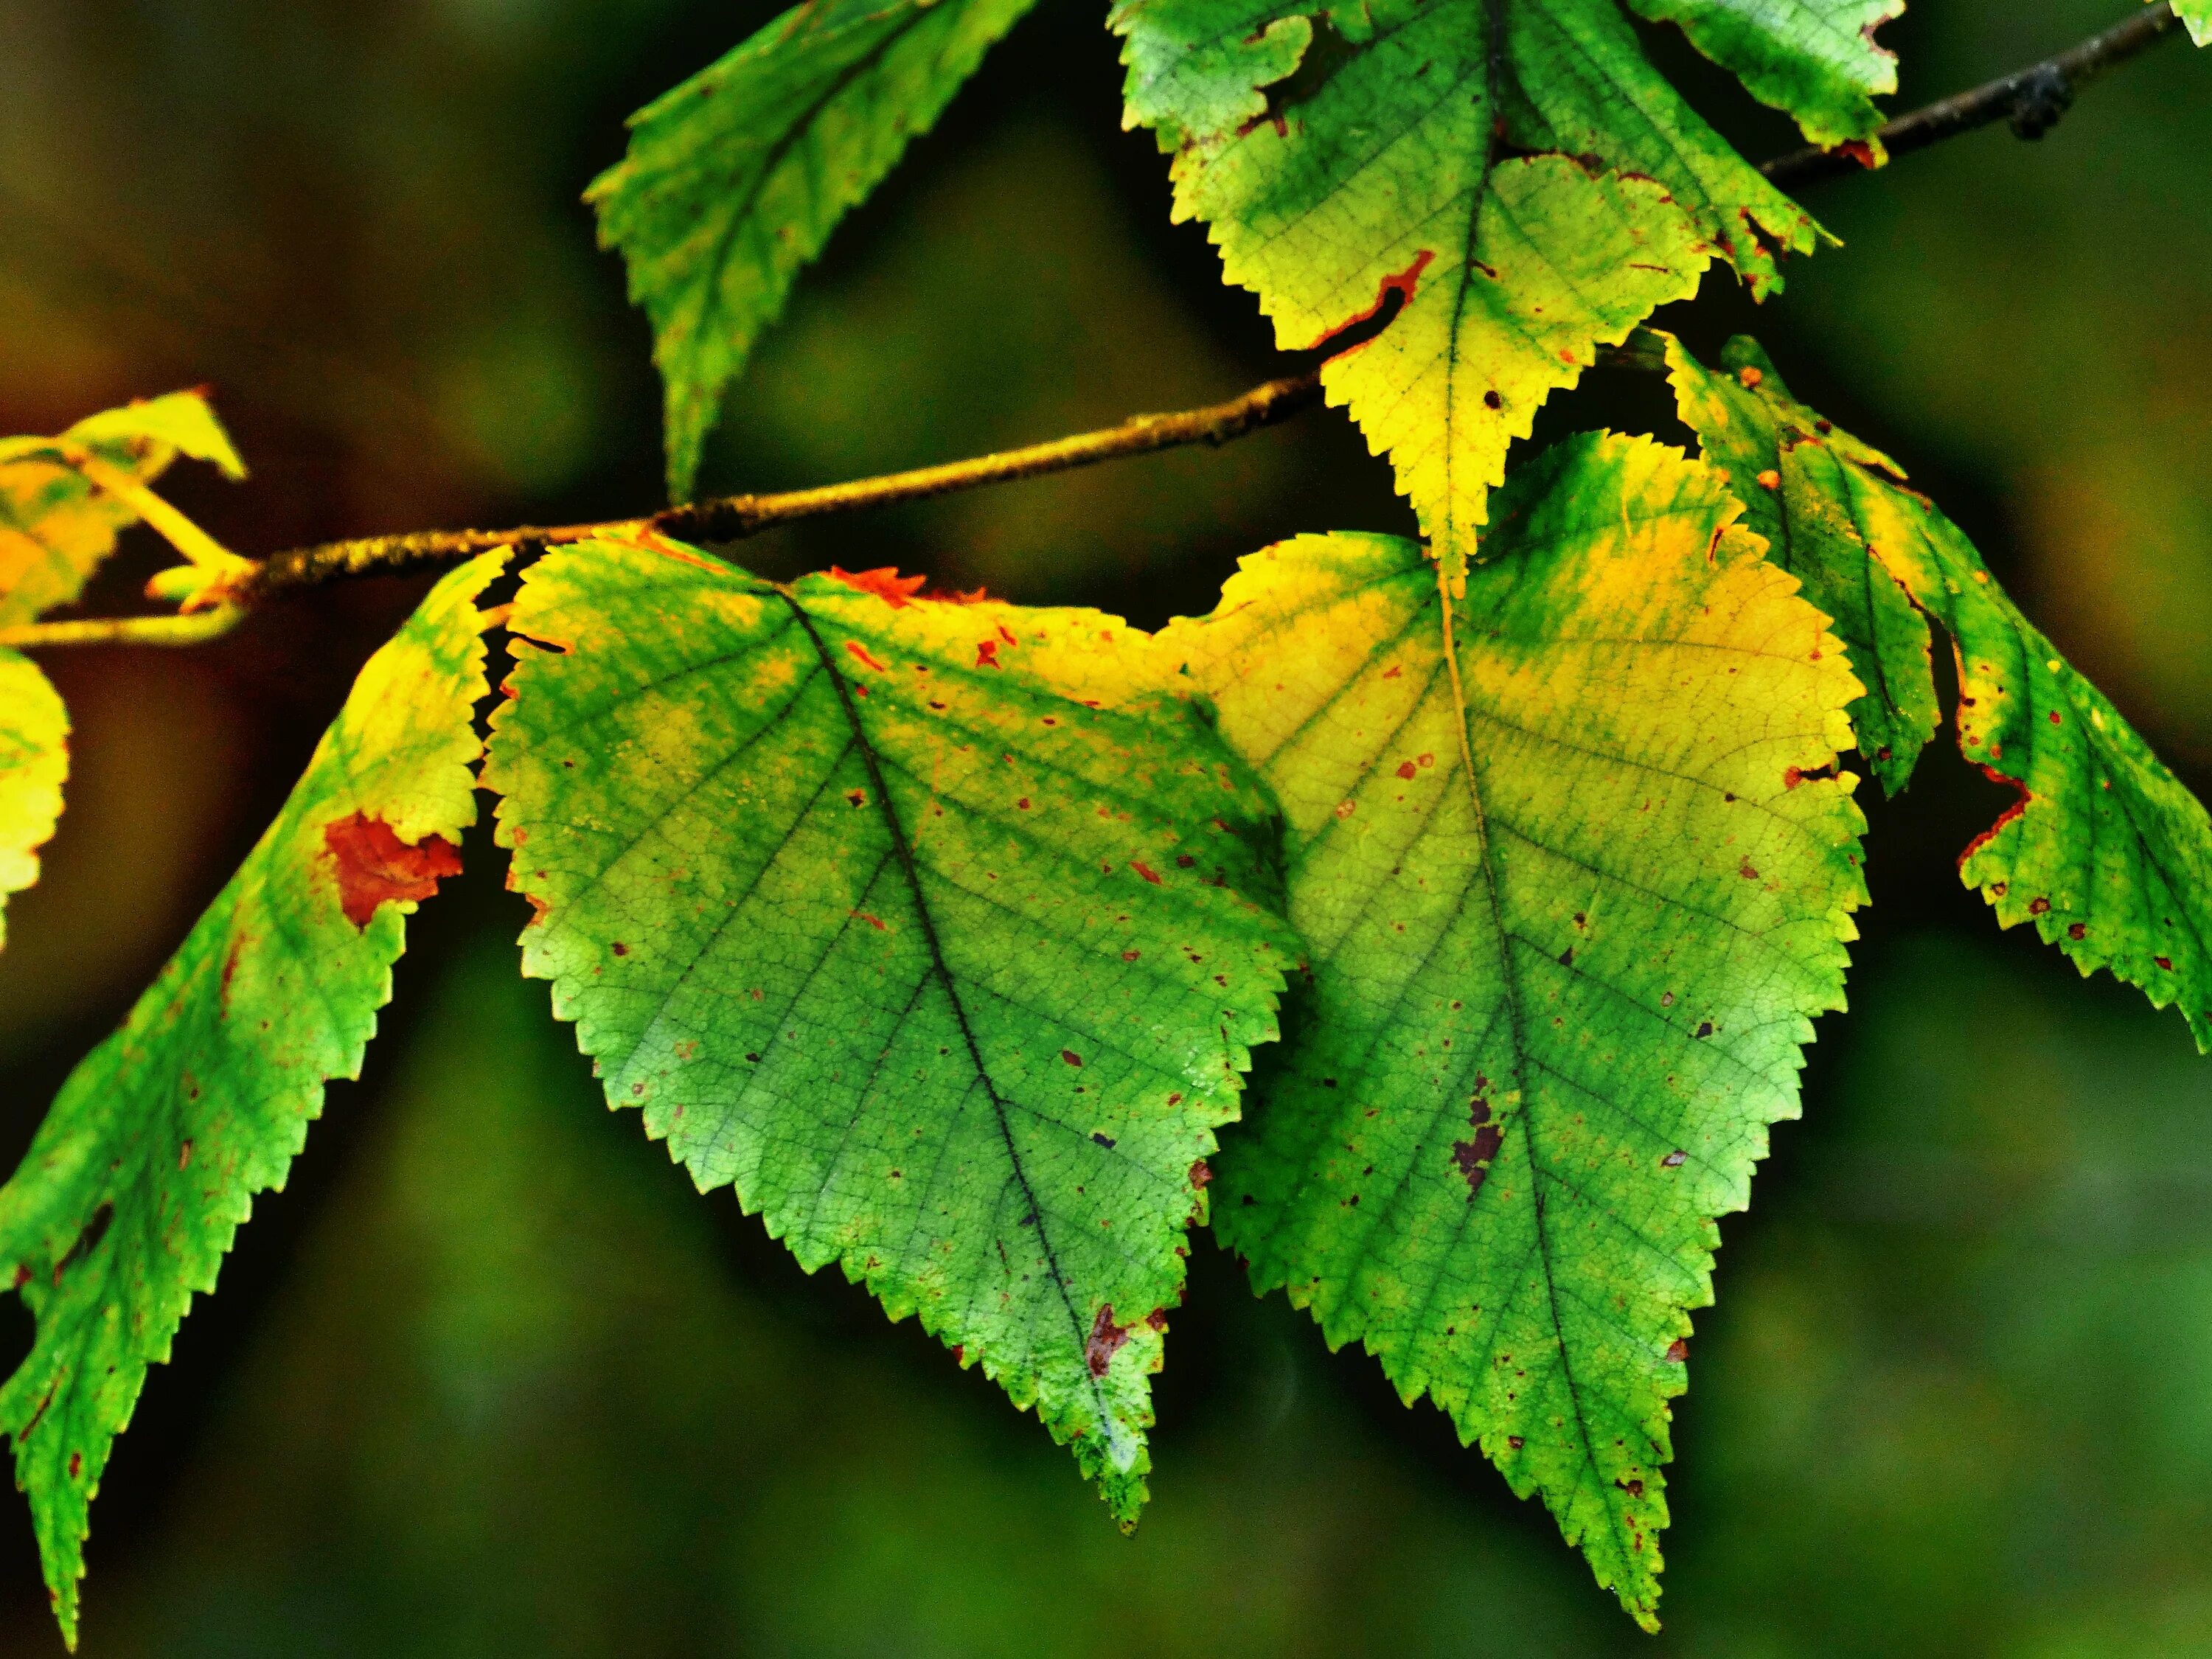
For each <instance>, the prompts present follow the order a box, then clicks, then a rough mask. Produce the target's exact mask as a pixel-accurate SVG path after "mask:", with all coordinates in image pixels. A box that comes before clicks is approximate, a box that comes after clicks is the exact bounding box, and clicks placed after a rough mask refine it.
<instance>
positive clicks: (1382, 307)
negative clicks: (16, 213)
mask: <svg viewBox="0 0 2212 1659" xmlns="http://www.w3.org/2000/svg"><path fill="white" fill-rule="evenodd" d="M1436 257H1437V254H1436V250H1435V249H1434V248H1426V247H1425V248H1423V249H1422V250H1421V251H1420V252H1419V253H1417V254H1415V255H1414V256H1413V263H1412V264H1409V265H1407V267H1406V268H1405V269H1404V270H1398V271H1393V272H1392V273H1391V274H1390V275H1389V276H1385V277H1383V280H1382V281H1381V282H1379V283H1376V285H1375V303H1374V304H1373V305H1371V306H1370V307H1367V309H1366V310H1364V311H1363V312H1360V313H1358V314H1356V315H1354V316H1351V317H1347V318H1346V319H1344V320H1343V321H1342V322H1340V323H1339V324H1338V325H1336V326H1335V327H1334V328H1332V329H1328V330H1327V331H1324V332H1323V333H1322V336H1321V337H1320V338H1319V339H1317V340H1316V341H1314V343H1312V344H1311V345H1310V346H1308V347H1307V348H1306V349H1307V350H1309V351H1324V350H1325V351H1326V352H1327V353H1328V356H1331V357H1341V356H1344V355H1345V354H1346V352H1351V351H1357V350H1358V349H1359V348H1360V347H1362V346H1364V345H1365V344H1366V343H1368V342H1369V341H1370V340H1372V339H1374V338H1375V337H1376V336H1377V335H1379V334H1380V333H1382V332H1383V330H1384V329H1386V328H1388V327H1389V326H1390V325H1391V324H1393V323H1395V322H1396V321H1397V320H1398V313H1400V312H1401V311H1403V310H1405V308H1406V307H1407V306H1409V305H1411V304H1412V303H1413V291H1414V289H1417V288H1419V286H1420V283H1421V273H1422V272H1423V271H1425V270H1427V269H1428V268H1429V266H1430V264H1431V263H1432V262H1433V261H1434V260H1435V258H1436Z"/></svg>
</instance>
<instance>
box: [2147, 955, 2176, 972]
mask: <svg viewBox="0 0 2212 1659" xmlns="http://www.w3.org/2000/svg"><path fill="white" fill-rule="evenodd" d="M2151 960H2152V961H2153V962H2154V963H2157V964H2158V965H2159V966H2160V967H2161V968H2163V969H2166V972H2167V973H2169V974H2170V973H2172V971H2173V958H2172V957H2152V958H2151Z"/></svg>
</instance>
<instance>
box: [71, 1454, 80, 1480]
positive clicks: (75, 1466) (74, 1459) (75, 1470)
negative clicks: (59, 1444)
mask: <svg viewBox="0 0 2212 1659" xmlns="http://www.w3.org/2000/svg"><path fill="white" fill-rule="evenodd" d="M69 1471H70V1472H69V1478H70V1480H76V1478H77V1476H79V1475H80V1474H83V1473H84V1454H83V1453H82V1452H74V1451H73V1452H71V1453H70V1461H69Z"/></svg>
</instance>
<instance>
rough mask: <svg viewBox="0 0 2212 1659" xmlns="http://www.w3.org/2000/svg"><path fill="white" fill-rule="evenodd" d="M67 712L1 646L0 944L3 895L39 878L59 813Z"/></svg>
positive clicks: (42, 680) (34, 669) (41, 677)
mask: <svg viewBox="0 0 2212 1659" xmlns="http://www.w3.org/2000/svg"><path fill="white" fill-rule="evenodd" d="M69 729H70V726H69V714H68V713H67V712H66V711H65V710H64V708H62V700H61V696H60V694H59V693H58V692H57V691H56V690H54V688H53V684H52V682H51V681H49V680H48V679H47V678H46V675H45V674H44V673H42V672H40V669H39V666H38V665H37V664H35V663H33V661H31V659H29V658H27V657H25V656H23V655H21V653H18V652H14V651H9V650H6V649H4V648H0V945H5V944H6V943H7V939H8V932H7V927H6V915H5V906H6V903H7V898H8V895H9V894H10V893H19V892H21V891H22V890H23V889H25V888H26V887H28V886H29V885H31V884H32V883H33V882H35V881H36V880H38V878H39V857H38V854H39V848H41V847H43V846H45V845H46V842H47V841H48V840H49V839H50V838H51V837H52V835H53V833H54V825H55V824H56V823H58V822H59V821H60V819H61V815H62V785H63V783H64V781H66V780H67V778H68V776H69Z"/></svg>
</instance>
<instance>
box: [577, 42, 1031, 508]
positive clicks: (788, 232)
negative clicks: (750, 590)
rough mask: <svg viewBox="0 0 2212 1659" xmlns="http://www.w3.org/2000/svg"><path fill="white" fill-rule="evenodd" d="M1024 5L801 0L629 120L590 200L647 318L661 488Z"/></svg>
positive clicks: (693, 452) (685, 493) (688, 471)
mask: <svg viewBox="0 0 2212 1659" xmlns="http://www.w3.org/2000/svg"><path fill="white" fill-rule="evenodd" d="M1032 3H1033V0H809V3H807V4H805V5H800V6H795V7H793V9H791V10H789V11H787V12H786V13H784V14H783V15H781V17H779V18H777V19H776V20H775V21H774V22H772V23H770V24H769V25H768V26H767V27H765V28H763V29H762V30H761V31H760V32H759V33H757V34H755V35H754V36H753V37H752V38H751V39H750V40H747V41H746V42H745V43H744V45H743V46H739V47H738V48H737V49H736V50H735V51H734V52H731V53H730V54H729V55H728V56H727V57H726V58H722V59H721V60H720V62H718V63H716V64H713V65H711V66H710V67H708V68H707V69H704V70H701V71H700V72H699V73H698V74H697V75H695V76H692V77H691V78H690V80H689V81H686V82H684V83H683V84H682V85H681V86H679V87H677V88H674V89H673V90H671V91H670V92H667V93H665V94H663V95H662V96H660V97H659V98H658V99H656V100H653V102H652V103H650V104H648V105H647V106H645V107H644V108H643V109H641V110H640V111H639V112H637V113H636V114H635V115H634V116H632V117H631V118H630V127H631V134H630V144H629V155H626V156H625V157H624V158H623V160H622V161H620V162H619V163H618V164H617V165H616V166H615V167H611V168H609V169H608V170H607V171H606V172H605V173H603V174H601V175H600V177H599V179H598V180H597V182H595V183H594V184H593V185H592V188H591V191H590V192H589V199H590V200H591V202H592V205H593V206H595V207H596V208H597V209H598V210H599V235H600V238H601V240H603V241H604V242H605V244H606V245H607V246H610V247H617V248H620V249H621V250H622V253H623V258H624V259H625V260H627V261H628V262H629V290H630V297H631V298H632V299H633V300H635V301H636V302H637V303H638V304H640V305H641V306H643V307H645V308H646V311H647V314H648V315H649V316H650V317H651V318H652V319H653V358H654V361H655V362H658V363H659V365H660V373H661V379H662V380H663V382H664V384H665V392H666V398H665V406H666V422H667V434H666V437H667V445H668V489H669V494H670V495H671V496H672V497H674V498H675V499H677V500H678V501H683V500H686V499H688V498H689V497H690V494H691V489H692V485H693V483H694V482H695V481H696V478H697V477H698V473H699V457H700V452H701V449H702V447H703V445H704V444H705V442H706V438H707V434H708V432H709V431H710V430H711V429H712V428H713V427H714V420H715V416H717V414H718V413H719V412H720V408H721V403H722V397H723V393H724V392H726V390H727V388H728V386H729V384H730V382H731V381H732V380H734V379H735V378H736V376H737V374H738V370H739V369H741V368H744V361H745V357H746V355H747V354H748V353H749V352H750V351H751V349H752V345H753V342H754V340H755V339H757V337H759V335H760V332H761V331H762V330H763V329H764V328H766V327H767V326H768V325H769V324H770V323H772V322H774V321H775V319H776V317H777V316H778V314H780V313H781V311H782V310H783V302H784V298H785V296H786V295H787V294H788V293H789V292H790V290H791V284H792V282H793V278H794V277H796V276H797V275H798V274H799V270H800V268H801V267H803V266H804V265H805V264H807V263H808V262H809V261H810V260H811V259H812V258H814V256H815V255H816V254H817V253H819V252H821V251H822V247H823V244H824V243H825V242H827V241H828V240H829V233H830V232H831V231H832V230H833V229H835V228H836V224H837V222H838V220H840V219H841V218H842V217H843V216H845V213H846V211H847V210H848V209H850V208H851V207H852V206H853V205H854V204H855V203H858V202H860V201H861V200H862V199H864V198H865V197H866V196H867V194H868V192H869V191H872V190H873V189H874V188H875V187H876V185H877V184H878V183H879V182H880V181H881V180H882V179H883V177H884V174H885V173H889V172H890V169H891V167H892V166H893V165H894V164H895V163H896V161H898V158H899V156H900V155H902V154H903V153H904V151H905V149H906V147H907V144H908V141H910V140H911V139H912V138H913V137H914V136H915V134H916V133H919V132H924V131H927V130H928V129H929V127H930V125H932V124H933V122H935V120H936V119H937V117H938V114H939V112H940V111H942V110H943V109H944V107H945V104H946V103H947V102H948V101H950V100H951V97H952V94H954V93H956V92H957V91H958V90H959V89H960V85H961V83H962V82H964V81H965V80H966V79H967V78H968V77H969V76H970V75H971V74H973V73H974V72H975V66H976V64H979V63H981V61H982V58H983V54H984V52H987V50H988V49H989V48H990V46H992V44H993V43H994V42H995V41H996V40H998V39H999V38H1000V36H1001V35H1003V34H1004V33H1006V31H1007V30H1008V29H1009V28H1012V27H1013V25H1014V23H1015V22H1016V21H1017V20H1018V19H1019V18H1020V16H1021V15H1022V14H1023V13H1024V12H1025V11H1027V10H1028V9H1030V5H1031V4H1032Z"/></svg>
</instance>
